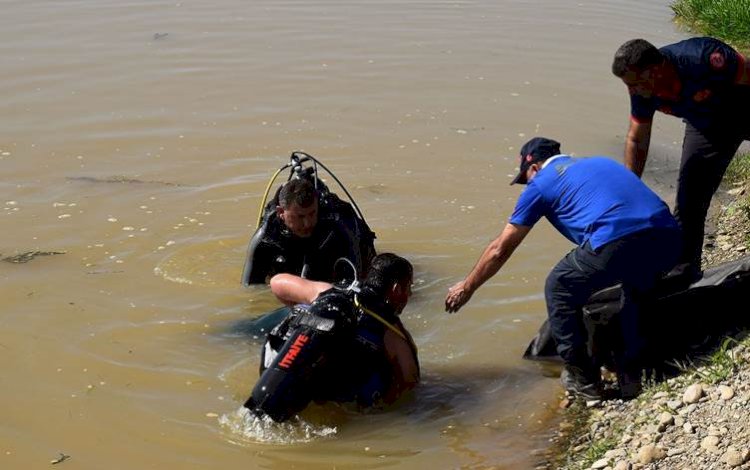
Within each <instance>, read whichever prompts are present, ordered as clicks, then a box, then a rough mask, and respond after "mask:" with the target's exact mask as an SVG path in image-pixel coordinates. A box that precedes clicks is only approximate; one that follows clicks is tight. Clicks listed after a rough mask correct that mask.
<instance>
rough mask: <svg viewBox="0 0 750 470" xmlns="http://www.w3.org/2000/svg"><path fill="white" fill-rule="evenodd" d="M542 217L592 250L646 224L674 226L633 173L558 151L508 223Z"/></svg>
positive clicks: (660, 203)
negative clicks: (587, 244) (588, 245)
mask: <svg viewBox="0 0 750 470" xmlns="http://www.w3.org/2000/svg"><path fill="white" fill-rule="evenodd" d="M542 217H546V218H547V219H548V220H549V221H550V223H551V224H552V225H553V226H554V227H555V228H556V229H557V230H558V231H559V232H560V233H561V234H563V235H564V236H565V238H567V239H568V240H570V241H572V242H573V243H575V244H576V245H579V246H583V245H584V244H585V243H586V242H587V241H588V242H590V243H591V247H592V248H593V249H595V250H596V249H597V248H599V247H601V246H602V245H604V244H606V243H608V242H611V241H613V240H617V239H619V238H622V237H624V236H625V235H628V234H631V233H634V232H638V231H641V230H645V229H649V228H673V229H677V222H675V220H674V217H672V214H671V213H670V212H669V207H667V205H666V204H665V203H664V201H662V200H661V199H660V198H659V196H657V195H656V193H654V192H653V191H651V189H649V188H648V186H646V185H645V184H644V183H643V182H642V181H641V180H640V179H638V177H637V176H635V174H634V173H633V172H632V171H630V170H628V169H627V168H625V166H623V165H622V164H620V163H618V162H616V161H614V160H611V159H609V158H607V157H588V158H573V157H571V156H568V155H558V156H555V157H552V158H550V159H548V160H547V161H546V162H545V165H544V167H543V168H542V169H541V170H540V171H539V172H538V173H537V174H536V175H535V176H534V178H532V180H531V181H530V182H529V183H528V184H527V185H526V188H525V189H524V190H523V192H522V193H521V196H520V197H519V198H518V202H517V203H516V208H515V210H514V211H513V214H512V215H511V217H510V223H511V224H514V225H525V226H527V227H531V226H533V225H534V224H536V223H537V222H538V221H539V219H541V218H542Z"/></svg>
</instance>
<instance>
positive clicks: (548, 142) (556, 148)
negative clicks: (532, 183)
mask: <svg viewBox="0 0 750 470" xmlns="http://www.w3.org/2000/svg"><path fill="white" fill-rule="evenodd" d="M559 153H560V142H557V141H555V140H552V139H547V138H546V137H534V138H533V139H531V140H530V141H528V142H526V143H525V144H523V147H521V154H520V156H519V159H520V161H519V164H518V174H517V175H516V177H515V178H513V181H511V182H510V184H516V183H520V184H526V183H527V181H526V170H528V169H529V167H530V166H531V165H533V164H534V163H539V162H543V161H544V160H546V159H548V158H549V157H553V156H555V155H558V154H559Z"/></svg>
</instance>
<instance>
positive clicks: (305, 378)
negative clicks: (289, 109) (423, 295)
mask: <svg viewBox="0 0 750 470" xmlns="http://www.w3.org/2000/svg"><path fill="white" fill-rule="evenodd" d="M412 276H413V268H412V265H411V263H409V262H408V261H407V260H406V259H404V258H401V257H399V256H396V255H394V254H392V253H384V254H380V255H378V256H376V257H375V258H374V259H373V261H372V264H371V265H370V269H369V271H368V274H367V276H366V278H365V279H364V281H363V282H362V285H361V287H356V285H353V286H350V287H349V288H339V287H334V286H333V285H332V284H330V283H327V282H320V281H310V280H307V279H303V278H301V277H299V276H294V275H289V274H279V275H276V276H274V277H273V279H271V290H272V291H273V293H274V294H275V295H276V296H277V297H278V298H279V299H280V300H281V301H282V302H284V303H286V304H287V305H293V304H309V306H308V305H304V306H297V307H295V309H294V311H293V314H292V315H290V316H289V317H288V318H287V319H286V320H285V321H284V322H283V323H282V324H280V325H279V326H278V327H277V328H275V329H274V330H273V331H272V332H271V333H270V334H269V336H268V340H267V342H266V345H265V346H264V350H263V355H262V364H261V376H260V379H259V380H258V382H257V383H256V385H255V387H254V388H253V392H252V396H251V397H250V398H249V399H248V400H247V402H246V403H245V407H246V408H249V409H250V410H252V411H253V412H255V413H256V414H258V415H267V416H270V417H271V418H272V419H274V420H275V421H279V422H281V421H286V420H287V419H289V418H291V417H292V416H293V415H294V414H296V413H298V412H300V411H302V410H303V409H304V408H305V407H306V406H307V404H308V403H310V401H313V400H314V401H317V402H322V401H335V402H340V403H347V402H353V403H357V404H358V405H359V406H361V407H371V406H374V405H377V404H379V403H385V404H389V403H393V402H394V401H396V400H397V399H398V398H399V397H400V396H401V395H403V394H404V393H405V392H407V391H409V390H411V389H412V388H414V387H415V386H416V385H417V383H419V377H420V372H419V361H418V359H417V348H416V346H415V344H414V340H413V339H412V337H411V335H410V334H409V332H408V331H407V330H406V328H405V327H404V325H403V323H401V320H400V319H399V315H400V314H401V312H402V311H403V309H404V307H405V306H406V304H407V302H408V300H409V297H410V295H411V284H412Z"/></svg>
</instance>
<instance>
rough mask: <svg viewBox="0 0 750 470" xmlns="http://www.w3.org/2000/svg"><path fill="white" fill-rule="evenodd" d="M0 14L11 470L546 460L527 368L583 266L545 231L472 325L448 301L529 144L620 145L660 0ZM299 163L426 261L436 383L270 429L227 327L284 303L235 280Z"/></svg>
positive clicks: (666, 132) (423, 297) (141, 5)
mask: <svg viewBox="0 0 750 470" xmlns="http://www.w3.org/2000/svg"><path fill="white" fill-rule="evenodd" d="M3 19H4V20H5V21H4V22H3V27H2V28H0V114H1V115H2V116H3V119H2V121H1V122H0V170H2V174H3V180H2V181H0V194H1V195H2V196H0V229H2V234H3V237H2V241H0V259H4V258H9V257H10V258H13V257H14V256H16V255H21V257H19V258H15V259H18V260H25V259H28V262H25V263H16V262H12V263H11V262H3V263H0V280H2V282H0V305H2V309H0V312H1V313H0V325H1V326H2V328H0V354H2V357H3V367H4V368H3V374H2V375H0V400H2V402H3V403H4V405H5V406H4V409H3V419H2V422H1V423H0V437H1V438H0V442H2V445H1V446H0V468H11V469H15V468H36V467H38V466H40V465H48V462H49V461H50V460H52V459H54V458H56V457H57V456H58V455H59V452H64V453H65V454H66V455H70V456H71V459H70V461H69V462H65V465H72V464H73V463H75V465H77V468H80V469H99V468H102V467H111V466H114V467H118V466H125V465H127V466H128V467H129V468H157V467H158V468H165V469H181V470H183V469H204V468H214V467H222V468H290V467H293V466H297V467H304V468H308V469H309V468H312V469H316V468H321V469H322V468H326V469H329V468H331V467H337V468H382V467H395V468H407V467H408V468H430V467H434V468H461V467H463V468H467V467H472V468H486V467H495V468H511V469H512V468H519V469H526V468H530V467H533V466H534V464H535V463H536V461H535V458H534V457H531V456H530V452H531V451H532V450H534V449H538V448H540V447H544V445H545V444H546V441H547V437H548V436H549V433H550V432H551V431H550V430H551V429H552V428H553V427H554V420H555V412H554V410H555V409H556V407H555V406H554V402H555V401H556V400H557V394H558V393H559V385H558V383H557V379H556V378H554V377H547V376H545V375H550V374H543V373H542V371H540V369H539V368H538V367H537V366H536V365H535V364H527V363H524V362H523V361H522V360H521V359H520V357H521V354H522V353H523V351H524V350H525V348H526V345H527V343H528V341H529V340H530V339H531V337H532V336H533V335H534V333H535V332H536V329H537V327H538V326H539V324H540V323H541V321H542V319H543V318H544V315H545V313H544V312H545V308H544V301H543V298H542V295H541V292H542V290H543V282H544V278H545V276H546V274H547V272H548V271H549V269H550V268H551V267H552V266H553V265H554V264H555V263H556V262H557V260H558V259H559V258H560V257H561V256H562V255H563V254H564V253H565V252H566V251H567V250H568V249H569V248H570V246H569V245H568V244H567V242H565V240H563V239H562V238H561V237H559V236H558V235H557V234H556V233H555V232H554V231H553V230H552V229H551V228H550V227H549V226H547V225H545V224H542V225H540V227H539V228H538V229H535V230H534V232H533V233H532V234H531V235H530V236H529V237H528V238H527V240H526V241H525V242H524V245H523V246H522V247H519V249H518V250H517V252H516V255H515V256H514V259H512V260H511V261H510V262H509V263H508V265H507V266H506V267H505V268H504V269H503V271H502V272H501V273H500V274H499V275H498V276H496V277H495V278H493V279H492V280H491V281H490V282H488V283H487V284H486V285H485V286H483V288H482V289H481V291H479V292H477V293H476V294H475V295H474V297H473V299H472V301H471V303H470V304H469V305H467V306H466V307H465V308H464V309H463V310H462V311H461V312H460V313H458V314H455V315H446V314H445V313H444V308H443V299H444V295H445V292H446V290H447V288H448V287H449V286H450V285H452V284H453V283H455V282H457V281H458V280H459V279H460V278H461V277H462V276H463V275H464V274H465V273H466V272H467V271H468V270H469V269H470V268H471V267H472V266H473V264H474V262H475V261H476V259H477V258H478V256H479V254H480V252H481V250H482V249H483V248H484V246H485V245H486V243H487V242H488V241H489V240H490V239H491V238H493V237H494V236H495V235H497V233H498V232H499V230H500V229H501V228H502V226H503V224H504V222H505V220H506V219H507V216H508V214H509V212H510V211H511V209H512V207H513V203H514V201H515V198H516V197H517V195H518V191H519V188H516V187H510V186H508V182H509V180H510V176H509V175H512V174H513V173H514V172H515V166H516V158H515V154H516V152H517V149H518V147H519V146H520V145H521V144H522V143H523V142H524V141H525V140H527V139H528V138H529V137H530V136H531V135H533V134H537V133H539V134H544V135H547V136H549V137H553V138H556V139H557V140H560V141H561V142H562V143H563V149H564V150H565V151H570V152H574V153H577V154H579V155H587V154H609V155H612V156H614V157H618V156H619V155H620V154H621V153H622V142H623V139H624V137H623V134H624V132H625V130H626V127H627V114H628V110H627V94H626V90H625V88H624V86H623V85H622V84H621V83H619V81H617V80H616V79H615V78H614V77H611V74H610V71H609V64H610V60H611V56H612V54H613V52H614V50H615V49H616V48H617V47H618V46H619V45H620V44H621V43H622V42H623V41H624V40H627V39H631V38H633V37H645V38H648V39H650V40H652V41H653V42H654V43H657V44H665V43H667V42H671V41H672V40H676V39H678V34H677V33H676V32H675V31H674V30H673V28H672V25H671V23H670V19H671V12H670V10H669V7H668V2H666V1H665V2H650V1H645V0H636V1H631V2H622V1H615V0H605V1H600V2H589V3H570V2H560V1H556V0H540V1H536V2H528V1H521V0H501V1H490V0H466V1H464V0H462V1H441V0H435V1H430V0H389V1H384V2H366V1H359V0H356V1H340V0H334V1H326V2H320V1H315V0H283V1H268V0H258V1H253V2H245V1H239V0H217V1H214V2H210V3H208V2H167V1H162V0H157V1H152V2H139V1H132V0H124V1H116V2H115V1H112V0H102V1H98V2H64V3H60V2H53V1H51V0H41V1H36V2H21V1H9V2H4V4H3ZM655 126H657V127H658V128H659V130H658V132H655V136H654V139H653V142H652V154H653V155H652V156H651V157H650V159H649V162H650V164H658V166H659V167H660V168H665V169H667V170H669V169H673V168H676V165H677V164H676V162H675V160H676V159H677V154H678V147H679V143H678V142H677V140H678V138H679V135H680V129H679V127H680V124H679V122H677V120H674V119H673V120H663V121H657V122H656V123H655ZM294 150H302V151H306V152H308V153H310V154H312V155H314V156H316V157H317V158H319V159H321V160H322V161H323V162H324V163H325V165H326V166H328V167H329V168H331V170H332V171H333V172H334V173H335V174H336V175H337V177H339V178H340V179H341V180H342V182H344V184H345V185H346V187H347V188H348V189H350V190H351V192H352V196H353V197H354V199H355V200H356V201H357V203H358V205H359V206H360V208H361V209H362V211H363V213H364V215H365V216H366V218H367V221H368V223H369V224H370V226H371V227H372V229H373V230H374V231H375V232H376V233H377V236H378V238H377V240H376V247H377V249H378V250H379V251H381V252H382V251H392V252H395V253H398V254H400V255H402V256H405V257H407V258H408V259H410V260H411V261H412V262H413V263H414V265H415V280H416V281H415V284H416V285H415V294H414V297H413V299H412V300H411V302H410V304H409V306H408V307H407V309H406V310H405V312H404V314H403V321H404V323H405V325H406V326H407V327H408V328H409V330H410V331H411V332H412V333H413V335H414V338H415V341H416V342H417V345H418V347H419V352H420V362H421V365H422V370H423V374H424V383H423V384H422V385H421V386H420V387H419V388H418V389H417V391H416V393H415V394H414V397H413V398H412V399H411V400H407V401H406V402H404V403H401V404H400V405H399V406H397V407H395V408H393V409H389V410H384V411H379V412H373V413H365V414H361V413H354V412H351V410H347V409H345V408H342V407H337V406H332V405H330V406H329V405H326V406H317V405H316V406H313V407H312V408H311V409H310V410H309V411H308V410H306V411H305V412H304V413H303V414H302V416H301V418H302V421H300V422H299V423H297V425H296V426H297V427H293V428H290V429H286V428H283V427H282V430H277V429H275V427H274V426H270V425H267V424H263V423H261V422H258V421H257V420H255V421H254V420H253V419H252V418H251V417H248V416H246V415H243V412H242V410H238V406H239V405H240V404H241V403H243V402H244V400H245V399H246V398H247V396H248V394H249V392H250V390H251V389H252V386H253V384H254V383H255V380H256V379H257V371H258V361H259V341H258V340H257V339H254V338H253V337H252V335H251V334H244V333H241V332H240V333H238V332H237V331H235V330H233V329H232V328H233V326H237V325H243V324H247V323H246V322H248V321H250V320H249V319H256V318H258V317H259V316H261V315H262V314H264V313H266V312H269V311H272V310H274V309H276V308H277V307H278V306H279V305H278V302H277V301H276V300H275V299H274V298H273V296H272V295H271V294H270V292H268V289H267V288H265V287H252V288H242V287H241V286H240V284H239V279H240V273H241V270H242V264H243V261H244V258H245V250H246V246H247V245H246V244H247V241H248V239H249V237H250V235H251V234H252V232H253V230H254V228H255V227H254V225H255V221H256V220H257V210H258V206H259V203H260V199H261V195H262V194H263V191H264V189H265V185H266V183H267V181H268V179H269V177H270V176H271V174H272V173H273V171H274V170H275V169H277V168H278V167H279V166H280V165H282V164H283V163H285V162H286V161H287V159H288V156H289V154H290V153H291V152H292V151H294ZM332 189H333V188H332ZM34 253H36V254H37V255H33V254H34ZM44 253H50V254H51V253H61V254H57V255H55V256H40V255H39V254H44ZM233 331H235V332H234V333H233ZM256 336H257V335H256ZM552 375H554V374H552ZM40 404H41V405H40ZM218 417H220V418H219V419H218V420H217V418H218ZM50 423H55V426H51V425H50ZM275 439H276V440H275ZM279 440H280V441H279ZM308 440H309V441H310V442H308ZM236 444H239V445H236ZM122 449H128V452H127V455H126V456H123V452H122ZM125 457H126V458H125ZM40 462H41V464H40ZM113 462H114V463H113Z"/></svg>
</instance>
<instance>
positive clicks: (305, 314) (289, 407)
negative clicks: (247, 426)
mask: <svg viewBox="0 0 750 470" xmlns="http://www.w3.org/2000/svg"><path fill="white" fill-rule="evenodd" d="M353 310H354V309H353V302H352V300H351V296H350V295H347V294H346V293H343V292H341V291H337V290H336V289H331V290H329V291H327V293H326V292H324V293H323V294H321V296H320V297H319V298H318V299H317V300H316V301H315V302H313V304H312V305H311V306H310V308H309V309H307V310H298V311H296V312H295V313H296V317H295V318H293V319H292V321H291V322H290V324H289V327H288V328H289V329H288V330H287V333H286V335H285V338H286V339H285V341H284V343H283V345H282V346H281V348H280V349H278V354H277V355H276V357H274V359H273V361H271V363H270V365H269V366H268V367H267V368H266V369H265V370H264V371H263V372H262V374H261V376H260V378H259V379H258V382H257V383H256V384H255V387H253V391H252V394H251V396H250V398H248V399H247V401H246V402H245V404H244V406H245V408H248V409H249V410H251V411H253V412H254V413H255V414H256V415H258V416H263V415H266V416H269V417H270V418H271V419H273V420H274V421H276V422H284V421H286V420H288V419H289V418H291V417H292V416H294V415H295V414H297V413H299V412H300V411H302V410H303V409H304V408H305V407H306V406H307V405H308V404H309V403H310V401H312V399H313V398H314V397H315V395H316V391H317V389H318V388H319V385H318V384H319V380H320V378H322V377H324V376H325V375H326V374H325V368H326V366H327V365H328V363H329V362H330V358H331V357H333V356H334V355H335V354H336V353H337V352H338V351H340V350H341V347H340V343H341V342H342V341H341V339H342V338H346V337H349V336H350V335H351V331H352V330H353V328H354V325H355V318H354V312H353Z"/></svg>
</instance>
